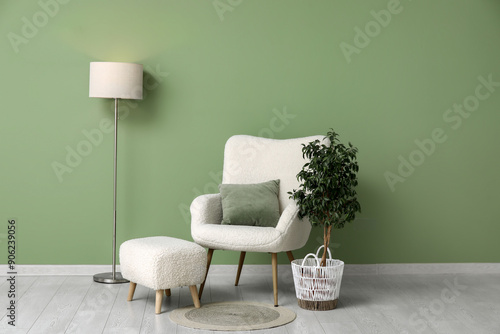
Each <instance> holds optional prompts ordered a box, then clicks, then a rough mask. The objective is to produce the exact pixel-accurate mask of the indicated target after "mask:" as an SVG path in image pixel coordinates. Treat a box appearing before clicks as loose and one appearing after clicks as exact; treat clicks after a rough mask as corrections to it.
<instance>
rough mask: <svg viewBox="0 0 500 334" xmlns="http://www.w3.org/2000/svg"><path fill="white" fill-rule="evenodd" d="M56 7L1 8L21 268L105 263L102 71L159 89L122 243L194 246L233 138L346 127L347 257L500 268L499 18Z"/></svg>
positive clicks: (319, 3)
mask: <svg viewBox="0 0 500 334" xmlns="http://www.w3.org/2000/svg"><path fill="white" fill-rule="evenodd" d="M61 2H62V3H61ZM61 2H55V0H52V1H51V0H42V1H41V2H40V3H41V4H45V5H43V6H42V5H40V4H39V3H37V2H34V1H32V2H27V1H23V2H21V1H4V2H2V3H1V4H0V36H1V41H0V63H1V64H2V65H1V79H0V96H1V104H0V105H1V111H0V152H1V163H0V175H1V189H0V219H1V220H2V223H1V224H0V226H3V227H1V228H2V229H3V230H2V231H0V234H1V237H2V243H4V244H5V237H6V229H7V228H6V225H7V220H8V219H9V218H17V222H18V234H17V237H18V262H19V263H22V264H107V263H110V262H111V224H112V175H113V174H112V173H113V164H112V163H113V160H112V154H113V135H112V134H111V133H109V131H108V132H105V131H103V130H101V128H100V126H102V127H103V129H104V130H107V129H108V128H107V125H109V124H107V123H106V122H107V121H106V120H111V119H112V117H113V114H112V109H113V104H112V101H111V100H104V99H92V98H89V97H88V75H89V73H88V72H89V62H91V61H127V62H137V63H141V64H144V67H145V71H146V72H147V74H146V79H147V81H146V82H147V86H146V88H145V99H144V100H143V101H139V102H137V101H124V102H122V104H121V106H122V108H121V110H122V112H123V113H124V116H126V117H123V119H122V120H121V121H120V129H119V153H118V154H119V164H118V167H119V175H118V183H119V188H118V192H119V194H118V195H119V198H118V236H117V237H118V243H121V242H123V241H125V240H127V239H130V238H136V237H145V236H152V235H169V236H174V237H178V238H184V239H189V240H190V239H191V236H190V223H189V216H188V213H187V208H188V206H189V204H190V203H191V201H192V199H193V198H194V197H195V196H196V195H198V194H200V193H206V192H214V191H215V189H216V184H217V182H218V179H219V178H220V171H221V169H222V159H223V145H224V143H225V141H226V140H227V138H228V137H230V136H231V135H234V134H249V135H262V136H267V137H274V138H292V137H301V136H309V135H314V134H325V133H326V131H327V130H328V129H329V128H334V129H335V130H336V131H337V132H339V133H340V135H341V139H342V140H345V141H351V142H352V143H353V144H354V145H356V146H358V148H359V151H360V153H359V164H360V168H361V170H360V174H359V183H360V185H359V200H360V202H361V205H362V209H363V213H362V214H361V215H360V216H359V219H357V220H356V221H355V222H354V223H353V224H352V225H349V226H347V227H346V228H345V229H344V230H340V231H337V230H335V231H334V235H333V245H332V246H333V250H334V252H335V256H336V257H338V258H341V259H343V260H344V261H346V263H400V262H499V261H500V255H499V254H500V243H499V242H498V237H499V235H500V224H499V218H498V203H499V199H500V196H499V195H498V194H499V193H498V189H499V188H500V174H499V173H498V166H499V165H500V148H499V145H498V144H499V142H500V134H499V131H498V130H499V129H500V125H499V124H500V113H499V111H500V84H498V83H497V82H499V83H500V43H499V40H498V36H500V2H499V1H496V0H478V1H469V0H453V1H452V0H440V1H409V0H402V1H401V2H400V3H398V2H396V1H394V0H391V1H387V0H377V1H347V0H345V1H339V0H335V1H332V0H315V1H303V0H288V1H284V0H273V1H265V0H254V1H252V0H243V1H239V0H231V1H229V0H217V1H215V2H212V1H199V0H190V1H186V0H183V1H173V0H169V1H163V0H151V1H131V0H128V1H97V0H87V1H68V0H64V1H63V0H61ZM42 7H45V9H43V8H42ZM382 10H383V11H382ZM371 11H373V13H371ZM381 11H382V12H381ZM47 13H48V14H47ZM388 14H389V15H390V18H389V16H388ZM376 17H377V18H378V20H379V21H376ZM378 22H380V23H378ZM32 25H33V26H32ZM366 30H367V32H363V31H366ZM360 31H362V32H361V33H360ZM488 80H490V81H492V83H489V84H484V83H483V81H488ZM454 105H455V106H454ZM460 105H464V107H462V109H460V108H461V107H460ZM468 110H470V111H468ZM278 115H279V117H281V118H279V117H278ZM284 115H286V116H284ZM277 117H278V118H277ZM275 118H277V120H276V119H275ZM103 120H104V121H103ZM101 122H104V123H101ZM84 132H90V133H91V134H92V135H93V136H94V137H93V140H94V143H91V144H90V146H89V144H88V143H89V141H87V137H86V135H85V134H84ZM100 135H102V139H101V138H100ZM86 141H87V142H86ZM417 143H420V144H417ZM418 145H420V146H418ZM420 147H421V148H420ZM68 149H69V150H76V151H78V150H80V151H83V152H84V153H85V154H86V156H83V157H81V161H79V160H78V158H75V157H72V158H71V159H70V163H71V165H72V166H73V167H71V166H70V165H68V162H67V161H66V158H67V155H68ZM63 165H64V166H66V167H61V166H63ZM54 166H57V168H58V170H59V177H58V176H57V174H56V172H55V170H54ZM61 168H62V169H61ZM70 169H71V172H69V170H70ZM398 169H399V170H398ZM320 234H321V231H315V233H313V234H312V235H311V238H310V242H309V243H308V245H307V246H306V247H304V248H303V249H301V250H300V251H297V252H296V253H297V256H302V255H304V254H306V253H307V252H309V251H312V250H313V249H314V248H315V247H317V246H318V245H319V242H318V239H317V238H318V236H319V235H320ZM2 249H3V250H2V252H4V253H5V246H4V247H2ZM0 257H1V261H3V262H4V263H5V259H6V254H5V255H1V254H0ZM237 257H238V254H236V253H233V252H218V253H217V252H216V254H215V256H214V262H215V263H235V262H236V259H237ZM280 261H281V262H282V263H286V257H280ZM268 262H269V256H268V255H267V254H252V255H249V257H248V263H268Z"/></svg>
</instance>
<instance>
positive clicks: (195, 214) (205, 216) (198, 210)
mask: <svg viewBox="0 0 500 334" xmlns="http://www.w3.org/2000/svg"><path fill="white" fill-rule="evenodd" d="M190 210H191V229H193V227H196V225H204V224H219V225H220V223H221V221H222V202H221V196H220V194H205V195H201V196H198V197H196V198H195V199H194V200H193V202H192V203H191V207H190Z"/></svg>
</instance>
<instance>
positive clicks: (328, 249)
mask: <svg viewBox="0 0 500 334" xmlns="http://www.w3.org/2000/svg"><path fill="white" fill-rule="evenodd" d="M321 248H325V245H321V246H320V247H319V248H318V251H317V252H316V260H318V258H319V256H318V255H319V251H320V250H321ZM326 250H327V251H328V255H329V256H330V260H331V259H332V253H331V252H330V248H327V249H326ZM318 262H319V261H318Z"/></svg>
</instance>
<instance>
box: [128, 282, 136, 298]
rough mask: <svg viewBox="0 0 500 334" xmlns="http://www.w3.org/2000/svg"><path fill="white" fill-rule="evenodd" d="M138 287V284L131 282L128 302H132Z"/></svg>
mask: <svg viewBox="0 0 500 334" xmlns="http://www.w3.org/2000/svg"><path fill="white" fill-rule="evenodd" d="M136 286H137V283H134V282H130V286H129V288H128V296H127V301H131V300H132V299H133V298H134V292H135V287H136Z"/></svg>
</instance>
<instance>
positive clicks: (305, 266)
mask: <svg viewBox="0 0 500 334" xmlns="http://www.w3.org/2000/svg"><path fill="white" fill-rule="evenodd" d="M322 248H324V246H321V247H320V248H319V249H318V251H317V252H316V254H313V253H309V254H307V255H306V257H304V259H298V260H293V261H292V272H293V281H294V284H295V292H296V294H297V298H298V299H302V300H310V301H328V300H336V299H338V298H339V294H340V283H341V282H342V274H343V272H344V262H342V261H340V260H333V259H332V253H330V249H328V248H327V250H328V255H329V257H330V258H329V259H327V260H326V266H325V267H321V266H320V259H318V254H319V251H320V250H321V249H322ZM309 257H312V258H309Z"/></svg>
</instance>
